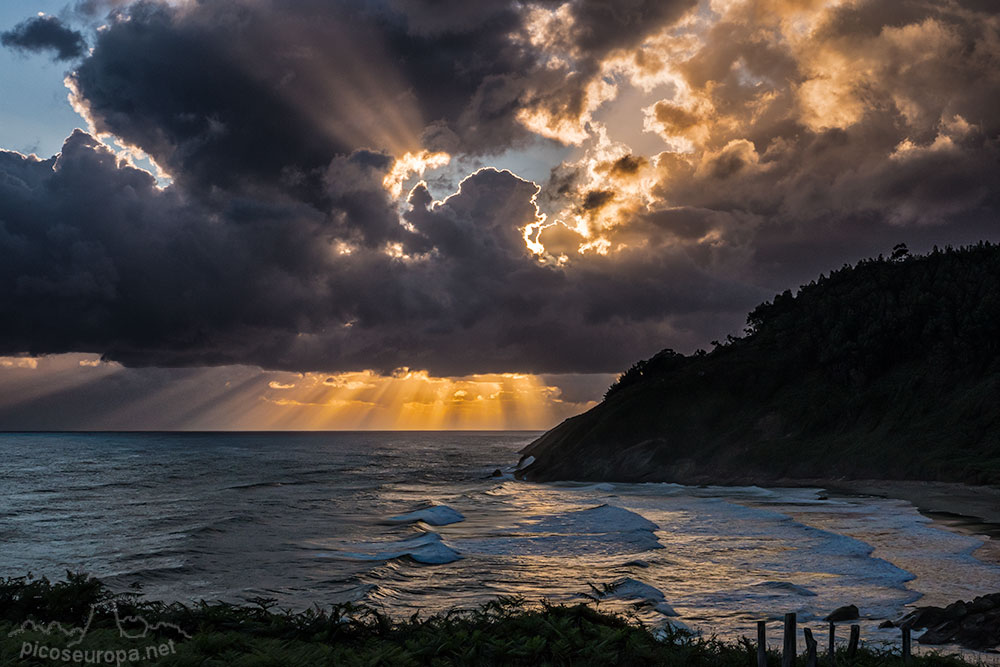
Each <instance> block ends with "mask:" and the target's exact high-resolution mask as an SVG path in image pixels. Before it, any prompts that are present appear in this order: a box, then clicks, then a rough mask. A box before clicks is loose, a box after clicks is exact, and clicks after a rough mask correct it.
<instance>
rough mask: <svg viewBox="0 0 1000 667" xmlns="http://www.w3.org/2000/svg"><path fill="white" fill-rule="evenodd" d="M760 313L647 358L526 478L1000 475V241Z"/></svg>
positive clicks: (533, 451)
mask: <svg viewBox="0 0 1000 667" xmlns="http://www.w3.org/2000/svg"><path fill="white" fill-rule="evenodd" d="M747 322H748V329H747V331H748V333H747V335H746V336H745V337H743V338H738V339H730V341H729V342H727V343H726V344H723V345H719V346H716V347H715V349H714V350H713V351H712V352H710V353H703V354H695V355H691V356H683V355H679V354H676V353H674V352H672V351H670V350H664V351H663V352H661V353H660V354H658V355H656V356H655V357H653V358H652V359H649V360H646V361H643V362H639V363H637V364H636V365H635V366H633V367H632V368H631V369H629V371H627V372H626V373H624V374H623V375H622V376H621V377H620V378H619V381H618V382H616V383H615V385H613V386H612V387H611V389H609V391H608V394H607V396H606V398H605V400H604V401H603V402H602V403H601V404H600V405H598V406H596V407H595V408H593V409H592V410H590V411H588V412H586V413H584V414H582V415H579V416H577V417H573V418H571V419H568V420H566V421H565V422H563V423H562V424H560V425H559V426H557V427H556V428H554V429H553V430H551V431H549V432H548V433H546V434H545V435H543V436H542V437H541V438H539V439H538V440H536V441H535V442H533V443H532V444H530V445H529V446H528V447H526V448H525V449H524V450H523V451H522V455H523V458H522V471H521V473H520V474H521V475H522V476H523V477H525V478H527V479H531V480H538V481H544V480H553V479H579V480H615V481H671V482H681V483H688V484H691V483H710V482H711V483H761V482H773V481H777V480H794V479H809V478H827V479H829V478H886V479H930V480H946V481H958V482H966V483H1000V247H997V246H992V245H989V244H980V245H978V246H974V247H970V248H964V249H961V250H948V251H945V252H937V251H936V252H934V253H932V254H930V255H926V256H921V257H909V256H906V255H903V256H901V257H897V258H896V259H881V258H880V259H878V260H865V261H863V262H861V263H859V264H858V265H857V266H854V267H844V268H843V269H841V270H839V271H836V272H834V273H832V274H831V275H830V276H829V277H823V276H821V277H820V279H819V280H818V281H816V282H813V283H810V284H809V285H807V286H804V287H802V288H801V289H800V290H799V292H798V294H796V295H792V293H791V292H789V291H786V292H785V293H784V294H781V295H778V296H777V297H776V298H775V299H774V301H773V302H768V303H764V304H761V305H760V306H758V307H757V308H756V309H755V310H754V311H753V312H752V313H750V315H749V316H748V318H747ZM529 456H530V457H534V459H533V460H530V459H528V457H529ZM529 461H530V464H528V462H529Z"/></svg>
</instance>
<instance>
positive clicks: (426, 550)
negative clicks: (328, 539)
mask: <svg viewBox="0 0 1000 667" xmlns="http://www.w3.org/2000/svg"><path fill="white" fill-rule="evenodd" d="M352 548H354V549H359V551H344V552H339V553H333V554H327V553H321V554H318V555H319V556H320V557H331V556H332V557H340V558H351V559H355V560H392V559H393V558H402V557H404V556H405V557H409V558H412V559H413V560H415V561H416V562H418V563H424V564H426V565H441V564H444V563H453V562H455V561H457V560H459V559H460V558H462V556H461V555H460V554H459V553H458V552H457V551H455V550H454V549H452V548H451V547H450V546H448V545H447V544H446V543H445V542H444V540H442V539H441V536H440V535H438V534H437V533H421V534H420V535H416V536H414V537H410V538H407V539H405V540H400V541H399V542H375V543H369V544H356V545H352Z"/></svg>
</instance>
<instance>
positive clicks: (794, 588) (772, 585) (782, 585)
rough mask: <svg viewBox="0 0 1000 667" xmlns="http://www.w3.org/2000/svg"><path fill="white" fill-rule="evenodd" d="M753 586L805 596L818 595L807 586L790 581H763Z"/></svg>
mask: <svg viewBox="0 0 1000 667" xmlns="http://www.w3.org/2000/svg"><path fill="white" fill-rule="evenodd" d="M751 588H764V589H767V590H773V591H781V592H785V593H792V594H793V595H801V596H803V597H816V593H815V592H813V591H811V590H809V589H808V588H806V587H805V586H799V585H798V584H793V583H792V582H790V581H762V582H760V583H759V584H754V585H753V586H751Z"/></svg>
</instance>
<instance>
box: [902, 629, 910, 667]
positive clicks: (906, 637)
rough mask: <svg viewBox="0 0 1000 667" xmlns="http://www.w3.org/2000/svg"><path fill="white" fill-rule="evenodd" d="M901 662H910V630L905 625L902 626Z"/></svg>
mask: <svg viewBox="0 0 1000 667" xmlns="http://www.w3.org/2000/svg"><path fill="white" fill-rule="evenodd" d="M903 662H904V663H906V664H909V662H910V628H909V626H906V625H904V626H903Z"/></svg>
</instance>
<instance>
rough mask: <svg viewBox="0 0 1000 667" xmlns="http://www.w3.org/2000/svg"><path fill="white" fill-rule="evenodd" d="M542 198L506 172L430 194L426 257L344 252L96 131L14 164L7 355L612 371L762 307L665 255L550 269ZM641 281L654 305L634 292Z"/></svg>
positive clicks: (5, 300) (297, 219)
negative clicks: (169, 181)
mask: <svg viewBox="0 0 1000 667" xmlns="http://www.w3.org/2000/svg"><path fill="white" fill-rule="evenodd" d="M359 163H360V164H362V165H364V168H363V169H362V170H361V171H360V172H358V171H353V172H352V171H351V170H352V169H353V168H354V167H356V166H357V164H359ZM382 164H383V162H382V158H380V157H379V156H377V155H374V154H367V153H362V154H355V155H354V156H351V157H347V158H345V159H344V160H342V161H340V162H339V163H335V164H334V166H333V167H331V172H338V173H340V174H341V175H342V178H341V179H340V182H341V183H343V184H346V183H350V184H351V188H354V189H355V190H359V191H365V188H366V186H365V183H366V182H367V181H366V178H367V175H366V172H365V170H366V169H372V168H377V167H379V166H381V165H382ZM351 173H353V177H352V178H348V177H346V176H344V174H351ZM536 191H537V187H536V186H535V185H534V184H532V183H529V182H526V181H523V180H521V179H519V178H517V177H516V176H514V175H513V174H511V173H510V172H499V171H495V170H490V169H487V170H482V171H479V172H477V173H476V174H474V175H472V176H470V177H469V178H467V179H466V180H465V181H464V182H463V183H462V186H461V189H460V191H459V192H458V193H456V194H455V195H453V196H452V197H449V198H448V199H447V200H446V201H444V202H441V203H434V202H432V201H431V199H430V197H429V195H428V194H427V192H426V190H423V189H422V188H417V189H416V190H415V191H414V193H413V195H412V197H411V207H412V208H411V210H410V212H409V213H407V216H406V218H407V221H408V222H409V224H410V225H412V228H413V231H412V232H411V233H412V234H415V235H417V236H418V237H419V238H420V240H421V244H422V247H423V254H422V255H420V256H416V257H410V258H406V257H402V258H398V257H392V256H390V254H387V253H386V252H383V251H382V250H380V249H375V248H367V247H365V246H364V245H357V246H353V247H352V248H351V250H350V251H349V252H347V253H340V252H338V250H337V248H338V246H337V241H338V240H339V239H341V238H342V236H341V234H340V233H339V231H338V232H332V231H331V228H330V222H329V220H328V219H327V218H326V216H324V215H322V214H320V213H318V212H317V211H316V210H315V208H313V207H312V206H310V205H306V204H302V203H298V202H296V201H294V200H292V199H288V200H284V201H277V200H274V199H267V200H261V199H250V198H233V199H231V200H228V201H226V202H225V203H224V204H218V205H217V204H216V203H215V202H200V203H195V202H194V201H192V200H190V199H189V198H186V197H184V196H183V194H182V192H181V191H180V190H179V189H178V188H177V187H176V186H172V187H168V188H166V189H164V190H160V189H158V188H157V187H156V186H155V182H154V180H153V179H152V177H151V176H150V175H149V174H147V173H146V172H143V171H141V170H137V169H134V168H131V167H128V166H126V165H122V164H120V163H118V162H117V160H116V157H115V156H114V155H113V154H112V153H111V152H110V151H109V150H108V149H106V148H104V147H103V146H101V145H100V144H99V143H98V142H96V141H95V140H94V139H93V138H91V137H90V136H89V135H87V134H85V133H82V132H77V133H76V134H74V135H73V137H71V138H70V139H69V140H68V141H67V143H66V145H65V147H64V149H63V151H62V153H61V154H60V155H59V156H58V157H57V158H52V159H50V160H44V161H39V160H34V159H32V158H26V157H24V156H21V155H19V154H16V153H0V202H2V204H0V221H2V224H0V255H2V256H3V257H4V258H5V259H6V260H7V261H5V262H4V263H3V265H2V268H0V285H2V287H3V289H2V290H0V293H2V294H3V297H2V299H0V321H3V323H4V324H3V329H2V331H3V336H2V346H0V354H4V353H13V352H14V351H15V350H16V351H29V352H32V353H35V354H38V353H53V352H62V351H68V350H73V351H91V352H100V353H102V354H104V355H105V356H106V357H107V358H110V359H115V360H120V361H122V362H124V363H127V364H132V365H163V366H175V365H199V364H223V363H251V364H259V365H262V366H264V367H269V368H282V369H293V370H308V369H330V370H344V369H353V368H377V369H379V370H383V371H389V370H392V369H393V368H396V367H399V366H410V367H415V368H427V369H429V370H430V371H431V372H434V373H440V374H464V373H469V372H476V371H496V370H509V369H511V368H518V369H522V370H531V371H550V372H565V371H571V370H574V369H575V370H579V369H581V368H582V369H586V370H595V371H604V372H613V371H615V370H617V369H619V368H620V367H621V366H623V365H627V364H628V363H629V361H630V359H631V357H632V356H634V355H635V350H637V349H638V350H643V351H655V350H656V349H657V347H658V346H659V345H660V344H661V342H662V340H664V337H665V336H668V335H673V336H674V337H675V338H678V339H682V340H685V341H688V342H691V343H692V344H693V343H694V342H695V341H696V340H697V337H698V334H697V329H698V326H697V324H693V323H696V322H698V321H702V322H703V321H704V319H705V318H707V319H710V320H712V321H714V318H715V314H714V313H715V312H716V311H718V310H719V309H720V308H721V309H722V310H726V311H733V310H737V309H738V308H741V307H742V303H743V302H745V301H747V300H748V296H749V297H750V298H751V299H752V298H756V297H757V296H758V295H757V294H756V293H752V294H748V292H747V289H746V288H744V287H741V286H738V285H732V284H728V283H725V282H723V281H717V280H713V279H711V277H710V276H706V275H705V273H704V272H703V271H702V270H700V269H699V268H697V267H695V266H693V265H692V264H691V263H690V262H687V261H683V262H680V263H675V262H670V261H666V260H665V259H664V258H663V257H662V256H657V255H656V254H655V253H638V252H637V253H633V254H632V255H630V256H629V257H628V258H626V260H625V261H623V262H619V263H613V262H611V261H610V260H607V259H599V260H595V261H594V263H593V264H585V265H583V266H581V268H580V269H579V270H577V271H575V272H574V271H567V270H565V269H560V268H556V267H553V266H545V265H541V264H539V263H538V262H537V261H536V260H535V259H534V258H533V257H532V256H531V255H530V254H529V253H528V251H527V249H526V248H525V245H524V240H523V238H522V236H521V232H520V229H519V228H520V227H523V226H524V225H526V224H528V223H530V222H533V221H534V220H535V215H536V210H535V207H534V204H533V203H532V197H533V196H534V195H535V193H536ZM369 194H371V191H369ZM345 229H346V228H345ZM619 271H620V273H618V272H619ZM611 274H616V275H611ZM635 281H638V282H639V283H641V284H642V292H643V296H641V297H638V296H635V297H630V296H628V295H627V294H625V292H627V291H628V290H630V289H631V288H630V287H629V285H630V284H632V283H633V282H635ZM650 289H652V291H650ZM751 292H752V291H751ZM699 295H700V296H701V298H699ZM671 303H672V304H674V305H668V304H671ZM674 319H677V323H676V324H675V323H672V320H674Z"/></svg>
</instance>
